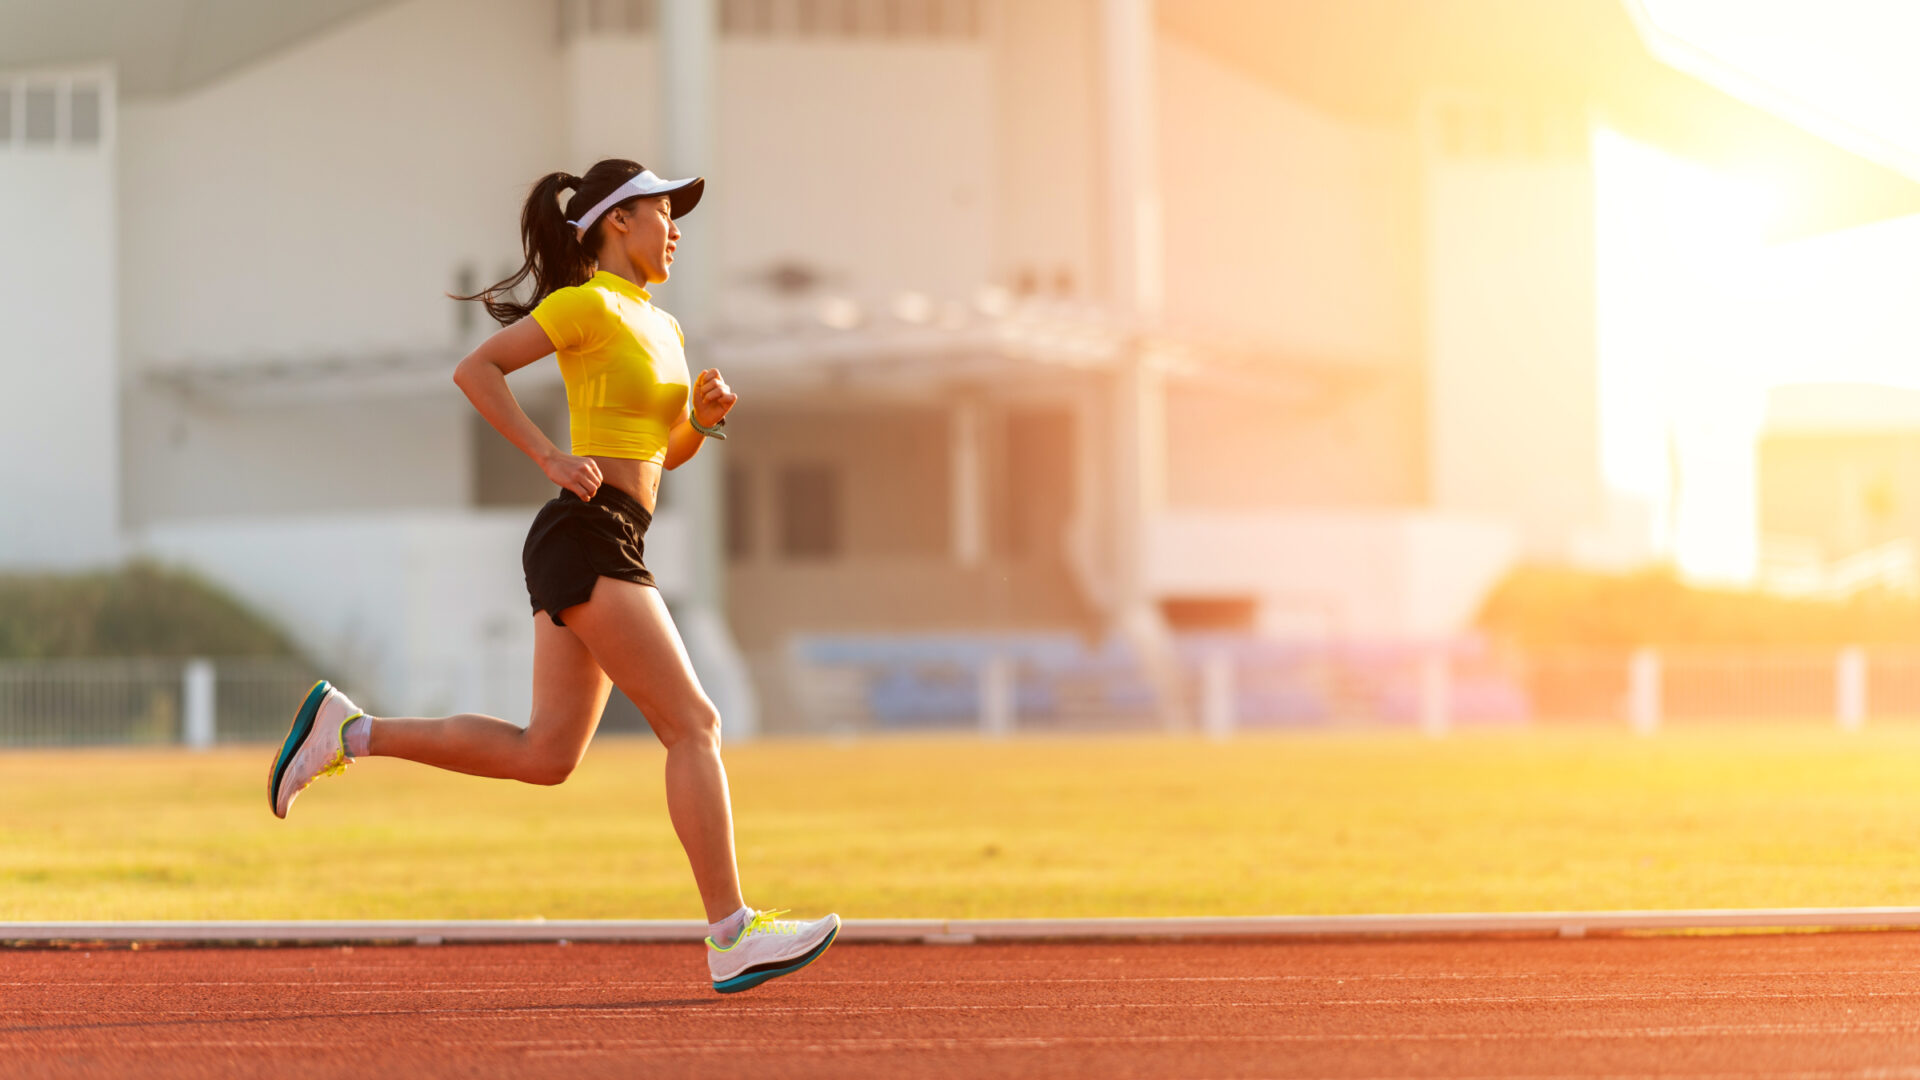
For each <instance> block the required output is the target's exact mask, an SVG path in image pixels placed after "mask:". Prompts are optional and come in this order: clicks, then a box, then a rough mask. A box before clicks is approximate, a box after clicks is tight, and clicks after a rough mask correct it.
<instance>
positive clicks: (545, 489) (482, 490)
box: [470, 394, 570, 507]
mask: <svg viewBox="0 0 1920 1080" xmlns="http://www.w3.org/2000/svg"><path fill="white" fill-rule="evenodd" d="M523 400H524V402H525V406H526V410H527V415H528V416H529V417H530V418H532V420H533V422H534V423H536V424H538V425H540V430H541V431H544V432H546V433H547V437H548V438H549V439H552V440H553V441H554V442H556V443H558V444H559V445H561V446H563V447H564V446H568V445H570V443H569V441H568V440H569V436H568V434H567V405H566V401H565V400H564V399H563V398H561V397H560V396H559V395H557V394H555V395H553V396H552V397H551V398H549V399H546V400H542V399H541V398H540V397H532V398H531V399H530V400H529V399H523ZM470 424H471V426H472V432H473V434H472V447H473V449H472V454H473V458H472V461H473V472H472V476H473V505H474V506H477V507H498V506H539V505H540V504H541V503H544V502H546V501H547V500H548V499H551V498H553V496H554V494H555V493H556V491H557V490H558V489H556V488H555V487H554V486H553V482H552V481H550V480H548V479H547V474H546V473H544V472H541V471H540V466H538V465H535V464H534V463H533V460H532V459H531V458H529V457H527V455H525V454H523V453H521V452H520V448H519V447H517V446H515V445H513V444H512V443H510V442H508V441H507V439H506V436H504V435H502V434H500V433H499V432H498V431H495V430H494V429H493V425H492V424H489V423H487V420H486V418H485V417H483V416H481V415H480V414H479V413H475V414H473V417H472V419H471V420H470Z"/></svg>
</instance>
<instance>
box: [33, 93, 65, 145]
mask: <svg viewBox="0 0 1920 1080" xmlns="http://www.w3.org/2000/svg"><path fill="white" fill-rule="evenodd" d="M59 100H60V92H59V91H58V90H57V89H55V88H54V87H51V86H29V87H27V115H26V124H25V127H26V132H25V134H26V139H27V141H28V142H30V143H35V142H38V143H50V142H52V141H53V140H54V136H55V135H56V134H57V131H56V123H55V122H56V120H57V118H58V116H59Z"/></svg>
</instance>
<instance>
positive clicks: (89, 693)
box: [0, 657, 318, 747]
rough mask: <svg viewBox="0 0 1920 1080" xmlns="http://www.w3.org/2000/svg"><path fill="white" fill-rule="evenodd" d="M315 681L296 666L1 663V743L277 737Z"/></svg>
mask: <svg viewBox="0 0 1920 1080" xmlns="http://www.w3.org/2000/svg"><path fill="white" fill-rule="evenodd" d="M316 678H318V676H317V675H315V674H314V672H313V670H312V668H310V667H309V666H308V665H307V664H305V663H303V662H301V661H298V660H282V659H258V658H251V657H248V658H237V659H227V660H205V659H197V660H148V659H127V660H115V659H84V660H4V661H0V746H5V747H25V746H99V745H135V746H141V745H146V746H153V745H167V744H176V745H186V746H192V747H206V746H211V745H213V744H214V743H215V742H245V741H261V740H268V739H277V738H279V737H280V736H281V735H283V734H285V732H286V729H287V724H288V721H289V719H290V718H291V716H292V711H293V709H294V707H295V706H297V705H298V704H299V702H300V700H301V697H302V696H303V695H304V694H305V693H306V691H307V689H308V688H309V687H311V686H312V685H313V683H314V680H315V679H316Z"/></svg>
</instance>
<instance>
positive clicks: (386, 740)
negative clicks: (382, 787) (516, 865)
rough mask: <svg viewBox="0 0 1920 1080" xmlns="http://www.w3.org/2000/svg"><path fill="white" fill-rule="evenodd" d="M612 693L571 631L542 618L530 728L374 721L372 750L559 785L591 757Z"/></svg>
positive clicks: (450, 720)
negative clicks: (590, 746)
mask: <svg viewBox="0 0 1920 1080" xmlns="http://www.w3.org/2000/svg"><path fill="white" fill-rule="evenodd" d="M612 689H613V681H612V680H611V679H609V678H607V675H606V672H604V671H602V670H600V665H599V663H598V662H596V661H595V660H594V658H593V654H592V653H591V652H588V651H587V647H586V646H585V645H583V644H581V642H580V639H579V638H578V637H575V636H574V633H573V631H572V630H570V629H568V628H566V627H564V626H555V625H554V623H553V620H552V619H551V618H548V617H547V613H546V612H544V611H539V612H535V613H534V616H533V715H532V717H531V718H529V720H528V722H527V726H526V727H525V728H521V727H519V726H517V725H514V724H510V723H508V722H507V721H505V720H501V719H499V718H497V717H492V716H482V715H480V714H478V713H462V714H461V715H459V716H447V717H441V718H438V719H418V718H413V717H393V718H384V717H376V718H375V719H374V720H373V722H372V727H371V728H370V730H369V736H368V743H367V750H368V752H369V753H371V754H374V755H377V756H381V757H399V758H406V759H407V760H409V761H418V762H420V763H421V764H423V765H435V766H438V767H439V768H442V769H451V770H452V771H454V772H463V773H469V774H471V775H473V776H491V777H497V778H499V779H502V780H523V781H525V782H527V783H529V784H558V783H560V782H561V781H563V780H565V779H566V778H567V777H568V776H569V775H570V774H572V772H573V769H574V766H576V765H578V764H580V758H581V756H582V755H584V754H585V753H586V752H587V743H588V742H590V741H591V740H592V739H593V732H594V729H595V728H597V727H599V726H600V714H601V713H602V712H603V711H605V709H606V707H607V695H608V694H609V693H610V692H611V691H612Z"/></svg>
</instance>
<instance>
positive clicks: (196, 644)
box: [0, 562, 297, 659]
mask: <svg viewBox="0 0 1920 1080" xmlns="http://www.w3.org/2000/svg"><path fill="white" fill-rule="evenodd" d="M294 655H297V653H296V651H295V649H294V647H293V644H292V642H291V641H290V640H289V639H288V638H287V636H286V635H285V634H284V633H282V632H281V630H280V629H279V628H278V627H276V626H275V625H273V623H271V622H269V621H268V620H267V619H265V618H264V617H262V616H260V615H259V614H257V613H255V612H253V611H252V610H250V609H248V608H247V607H246V605H244V604H242V603H241V602H240V601H238V600H236V599H234V598H233V597H232V596H229V595H228V594H227V593H226V592H224V591H223V590H221V589H219V588H218V587H216V586H214V585H212V584H210V583H208V582H206V581H204V580H202V579H201V578H199V577H197V576H195V575H193V574H190V573H187V572H185V571H181V570H172V569H167V568H164V567H160V566H156V565H154V564H152V563H148V562H134V563H130V564H128V565H127V566H125V567H122V568H120V569H117V570H110V571H98V572H92V573H82V574H0V658H8V659H29V658H42V657H74V656H159V657H183V656H294Z"/></svg>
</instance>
